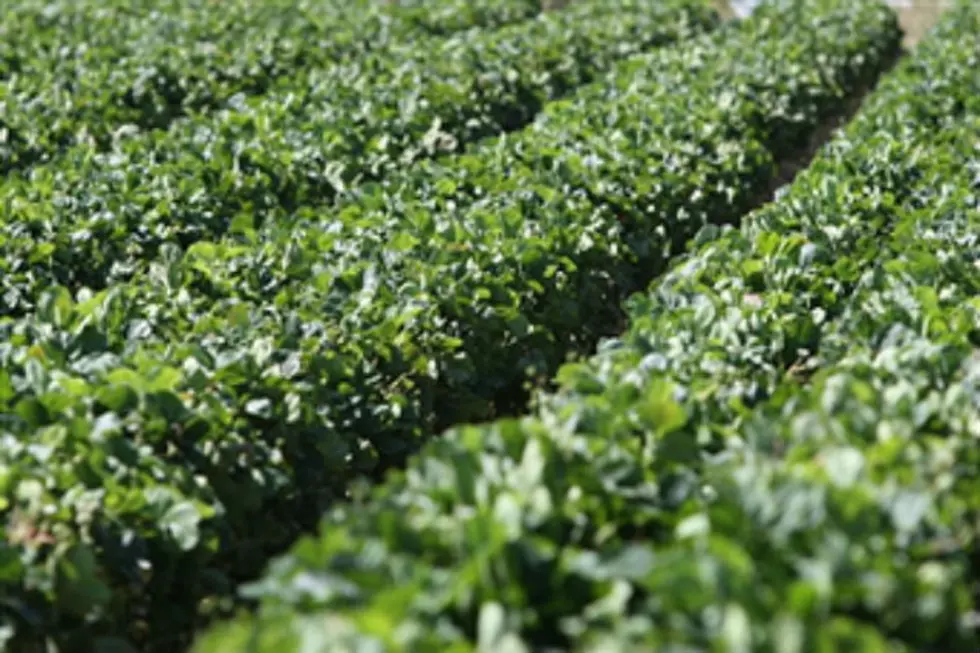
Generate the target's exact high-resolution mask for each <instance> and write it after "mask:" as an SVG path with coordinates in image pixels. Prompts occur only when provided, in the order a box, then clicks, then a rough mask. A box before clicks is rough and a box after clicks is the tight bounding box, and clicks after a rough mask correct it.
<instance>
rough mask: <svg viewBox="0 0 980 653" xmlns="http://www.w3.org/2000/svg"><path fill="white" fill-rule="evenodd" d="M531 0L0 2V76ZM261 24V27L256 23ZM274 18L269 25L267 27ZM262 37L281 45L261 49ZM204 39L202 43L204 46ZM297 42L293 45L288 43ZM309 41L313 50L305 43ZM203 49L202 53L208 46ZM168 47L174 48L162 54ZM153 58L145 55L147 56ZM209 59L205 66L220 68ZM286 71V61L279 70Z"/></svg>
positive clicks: (347, 44) (406, 25)
mask: <svg viewBox="0 0 980 653" xmlns="http://www.w3.org/2000/svg"><path fill="white" fill-rule="evenodd" d="M543 9H544V7H543V6H542V2H541V1H540V0H479V1H476V2H474V1H473V0H467V1H465V2H464V1H463V0H409V1H407V2H377V0H346V1H345V2H338V1H337V0H262V2H259V3H255V2H252V3H245V2H241V1H240V0H234V1H232V2H227V1H224V2H215V1H214V0H192V1H190V2H188V1H187V0H181V1H179V2H178V1H176V0H152V1H141V2H130V1H124V0H109V1H106V0H45V1H44V2H37V1H35V0H26V1H22V2H21V1H18V2H9V3H6V4H5V5H4V15H3V18H2V20H0V36H2V37H3V38H2V40H0V66H2V67H0V78H6V77H9V76H11V75H13V74H19V73H35V74H36V73H38V72H42V71H47V72H53V71H62V72H67V71H69V70H71V71H78V70H80V69H82V68H84V66H86V65H92V64H96V65H101V64H105V63H118V61H119V60H120V59H121V58H123V57H132V56H133V55H134V54H136V53H140V52H142V53H148V52H156V53H157V54H163V50H162V48H163V46H164V44H165V43H168V42H169V43H170V45H172V46H174V47H175V48H176V47H184V48H188V46H189V48H190V49H191V50H195V51H196V52H195V54H196V55H197V56H198V57H200V56H201V55H203V54H204V53H205V52H206V51H207V50H208V49H213V50H215V51H217V52H220V53H221V56H222V57H224V58H227V57H228V55H229V48H231V47H233V46H232V43H233V42H234V41H233V39H234V38H242V37H250V38H257V39H259V40H262V41H265V42H266V45H264V46H262V47H257V48H255V47H253V46H252V45H251V44H248V43H244V42H241V41H240V42H239V43H238V53H239V54H245V52H244V51H243V50H242V49H241V48H242V46H243V45H244V46H246V48H252V49H253V51H254V54H263V53H264V54H266V55H267V56H269V57H272V56H277V55H279V56H283V57H285V58H286V59H287V61H282V62H279V65H286V64H287V63H288V62H293V63H298V62H300V61H306V60H307V59H308V58H310V57H313V58H316V57H320V58H319V59H318V60H317V62H318V63H321V64H323V63H330V62H332V61H333V59H334V58H336V57H344V56H349V55H351V54H356V53H358V52H361V53H363V52H365V51H367V50H371V49H376V48H377V47H378V46H379V45H381V44H383V43H386V42H388V41H389V40H390V39H392V38H393V37H395V38H402V39H404V38H414V37H424V36H427V35H448V34H452V33H454V32H459V31H464V30H467V29H470V28H473V27H489V28H493V27H500V26H503V25H507V24H511V23H516V22H520V21H522V20H526V19H528V18H531V17H533V16H535V15H536V14H538V13H541V11H542V10H543ZM263 24H264V27H265V29H264V30H257V28H259V27H262V26H263ZM271 27H274V28H276V29H277V30H278V33H274V32H271V31H270V30H269V28H271ZM271 39H275V40H276V42H279V43H280V44H281V45H280V46H279V48H281V47H282V46H283V45H287V46H288V47H287V49H279V48H272V49H270V48H269V45H268V44H269V43H271V42H272V41H271ZM209 45H210V46H211V47H210V48H207V47H206V46H209ZM296 47H306V48H310V51H309V52H303V53H302V54H301V55H299V54H297V53H296V52H295V51H293V50H292V49H290V48H296ZM314 48H315V49H314ZM217 52H212V53H211V54H216V53H217ZM169 54H170V55H171V56H177V52H171V53H169ZM154 62H155V60H152V59H151V60H147V61H145V63H148V64H152V63H154ZM224 72H225V71H224V69H223V68H220V67H218V66H216V65H215V66H211V75H212V76H213V75H214V74H223V73H224ZM287 72H288V70H287Z"/></svg>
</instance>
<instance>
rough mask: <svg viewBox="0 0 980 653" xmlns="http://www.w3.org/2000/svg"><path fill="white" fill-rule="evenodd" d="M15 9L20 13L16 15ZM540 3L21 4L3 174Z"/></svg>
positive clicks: (1, 92) (12, 24)
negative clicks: (68, 149)
mask: <svg viewBox="0 0 980 653" xmlns="http://www.w3.org/2000/svg"><path fill="white" fill-rule="evenodd" d="M8 5H12V6H8ZM540 9H541V7H540V3H539V2H538V0H478V1H477V2H473V1H471V0H413V1H411V2H398V3H391V2H375V1H374V0H354V1H351V0H263V2H260V3H256V2H250V1H248V0H231V1H229V0H221V1H216V0H192V1H191V2H187V1H186V0H152V1H149V0H141V1H140V2H128V1H126V0H111V1H109V2H105V1H104V0H80V1H79V0H54V1H45V2H37V1H36V0H27V1H23V0H18V1H17V2H13V3H7V4H6V5H5V9H4V16H3V20H2V21H0V37H2V40H3V43H2V45H0V98H2V99H3V102H2V104H0V128H2V129H3V130H4V132H5V134H6V136H5V138H4V139H3V142H2V147H0V170H2V171H7V170H9V169H12V168H21V167H23V166H25V165H30V164H32V163H35V162H37V161H38V160H44V159H48V158H50V157H51V156H52V155H54V154H56V153H57V152H59V151H60V150H61V149H63V148H65V147H69V146H71V145H73V144H76V143H82V144H86V145H89V144H95V145H99V146H107V145H109V144H110V143H112V142H113V141H117V140H119V139H121V138H125V137H126V136H127V135H128V134H130V133H131V132H132V131H133V130H134V129H137V130H138V129H146V128H160V127H166V126H167V125H169V124H170V123H171V122H172V121H174V120H175V119H177V118H179V117H181V116H184V115H187V114H193V113H197V112H200V111H206V110H210V109H217V108H222V107H225V106H227V105H228V104H229V102H231V103H234V102H237V101H239V100H240V99H241V96H242V95H243V94H245V95H253V94H259V93H263V92H265V91H269V90H272V89H277V88H280V87H284V88H283V91H292V92H294V93H295V92H297V91H301V89H303V87H304V85H306V84H310V83H312V82H311V81H310V80H309V75H310V74H311V73H313V71H316V70H318V69H321V68H324V67H332V66H334V65H337V64H341V63H342V62H349V61H351V60H352V59H357V58H358V56H359V55H361V56H363V55H365V54H367V53H371V54H373V55H375V56H377V57H379V58H380V59H379V60H380V61H389V60H390V58H391V57H392V56H394V57H395V58H397V57H399V56H401V54H402V53H404V52H405V51H406V50H409V51H411V50H413V49H415V48H418V49H420V50H421V51H425V52H430V51H432V50H438V48H439V43H440V41H441V40H442V39H441V37H444V36H449V35H453V34H456V33H460V32H467V31H468V30H469V29H470V28H473V27H499V26H506V25H509V24H514V23H519V22H521V21H523V20H525V19H530V18H532V17H534V16H535V15H536V14H538V13H539V12H540Z"/></svg>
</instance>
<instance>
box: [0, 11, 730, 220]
mask: <svg viewBox="0 0 980 653" xmlns="http://www.w3.org/2000/svg"><path fill="white" fill-rule="evenodd" d="M241 4H242V7H243V9H244V10H247V11H252V10H251V9H248V8H249V7H250V6H251V3H241ZM375 4H377V5H384V4H387V3H375ZM451 4H452V5H453V6H457V7H458V6H459V5H461V4H464V3H463V1H462V0H459V1H458V2H453V3H451ZM679 8H686V9H688V10H690V18H691V19H692V24H693V26H694V27H700V26H702V25H704V24H705V23H711V22H712V21H713V20H714V12H713V10H711V9H710V5H709V3H707V2H705V1H703V0H687V1H683V2H682V1H680V0H668V2H666V3H659V2H651V0H616V1H615V2H614V3H612V4H611V5H610V3H600V2H598V1H597V0H588V1H586V2H582V3H575V6H574V7H569V8H568V9H567V10H561V11H554V12H548V13H545V14H542V15H540V16H539V17H538V18H536V19H532V20H528V21H524V22H520V23H517V24H514V25H509V26H504V27H502V28H501V29H499V30H479V29H477V30H469V31H463V32H459V33H457V34H455V36H453V37H452V38H441V37H427V38H416V39H412V38H409V37H408V36H407V35H404V34H401V35H400V36H398V37H392V38H390V39H387V40H386V39H385V38H384V37H383V36H382V35H378V34H376V32H377V31H378V30H381V29H385V30H388V28H389V27H390V21H388V20H387V19H388V17H387V16H386V15H385V12H381V14H379V15H377V16H375V18H372V19H370V20H369V19H368V18H367V17H370V16H374V14H373V13H372V12H366V14H365V16H367V17H363V16H361V13H360V12H359V10H358V9H356V8H354V9H349V8H340V9H337V8H335V9H334V11H333V12H331V13H329V14H328V15H333V16H336V17H337V20H338V21H340V22H341V23H343V22H344V21H347V20H349V19H351V18H350V17H351V16H359V18H358V19H357V20H355V21H354V25H353V26H346V27H345V26H343V24H342V25H341V27H340V29H339V30H334V29H329V28H323V27H320V26H319V25H318V23H317V22H315V21H316V20H317V19H316V18H315V16H318V15H319V14H313V13H310V12H308V11H307V10H306V9H304V8H303V5H302V3H300V4H299V5H297V8H296V9H294V10H293V13H290V12H288V11H287V12H285V13H284V14H283V15H279V14H278V11H277V10H276V7H275V3H273V5H272V6H270V7H269V8H268V9H267V11H266V12H265V13H268V14H271V15H272V17H271V18H270V17H268V16H265V17H263V16H262V15H261V14H262V13H263V12H262V11H257V12H256V14H255V20H254V22H253V21H244V24H243V25H242V26H240V27H238V26H236V27H234V28H233V29H227V30H225V29H224V28H223V27H222V26H221V25H218V26H215V27H214V30H215V32H214V33H215V34H222V35H224V36H222V37H221V38H222V39H223V40H222V41H221V42H223V43H225V47H224V49H223V50H222V49H221V48H217V49H215V48H214V47H212V46H211V45H208V43H209V41H208V40H207V39H206V38H203V37H202V38H201V39H200V40H201V41H202V43H203V45H201V46H200V47H197V48H196V49H195V48H194V47H189V46H186V45H185V44H181V43H180V42H179V41H180V39H177V41H178V43H177V44H176V45H173V44H172V43H171V41H170V39H168V38H166V33H167V32H168V30H164V29H163V28H158V31H160V32H161V33H163V34H164V37H163V40H162V41H161V44H160V48H158V49H162V53H158V52H156V51H155V50H154V49H153V48H147V51H146V52H145V53H144V52H140V53H138V54H135V55H133V56H132V57H130V58H124V59H123V60H122V61H121V62H117V61H114V60H113V59H112V58H111V57H107V58H105V59H102V58H101V57H99V58H97V60H96V62H93V63H92V65H91V66H83V67H82V68H81V69H80V70H78V71H73V72H72V71H70V72H71V74H69V75H68V79H67V80H65V81H61V82H59V79H58V76H59V74H60V73H59V72H58V71H57V70H56V71H55V72H54V73H53V75H54V78H48V77H46V76H44V75H39V74H30V75H20V76H17V77H16V78H11V79H10V80H9V81H8V82H7V85H8V87H9V88H8V89H6V90H4V91H0V96H2V97H4V104H3V111H4V113H3V116H2V121H3V125H4V128H5V129H6V130H7V132H8V136H7V138H6V139H5V142H4V148H5V149H4V150H3V152H2V154H3V160H4V161H5V163H6V167H14V168H16V167H22V166H23V165H25V164H33V163H36V162H37V160H39V159H45V158H48V157H49V156H50V155H51V154H53V153H55V152H60V151H62V150H64V149H65V148H70V146H71V145H72V144H79V145H81V146H82V147H78V148H75V149H71V151H69V152H68V154H67V160H65V161H58V165H57V166H56V167H55V169H54V170H53V171H52V172H53V173H54V175H56V176H57V175H59V173H60V174H62V175H68V176H69V177H70V179H71V181H79V182H81V190H82V191H83V192H84V191H86V190H87V185H86V184H85V183H84V181H85V180H87V179H88V178H89V177H91V176H95V177H96V179H102V178H104V177H105V175H106V174H116V175H118V174H120V173H122V174H123V175H130V174H134V172H133V171H134V169H139V168H140V167H141V166H144V165H145V166H148V167H149V169H148V170H147V171H146V174H147V175H152V176H157V175H159V174H163V175H164V176H165V179H166V180H169V182H170V183H171V184H173V183H175V182H176V181H177V177H178V175H177V172H176V171H175V169H174V168H175V166H176V167H178V168H179V169H180V171H181V172H183V173H184V176H186V177H189V178H190V179H196V180H197V181H198V183H199V184H201V185H202V186H199V187H198V188H195V190H198V191H199V190H201V188H203V184H205V183H206V182H208V181H210V180H211V178H210V177H206V176H204V175H215V174H218V175H219V176H220V175H223V176H224V177H223V178H222V179H221V186H220V187H221V189H222V190H228V189H229V185H230V186H231V187H232V188H234V189H235V190H236V192H235V195H242V196H244V197H246V198H247V199H246V200H244V201H246V202H251V201H253V195H252V191H253V190H255V189H249V188H248V187H247V186H248V185H250V184H251V183H254V182H255V181H256V180H254V179H253V177H255V176H259V177H260V178H261V180H262V181H263V182H264V183H265V184H269V185H270V187H269V188H266V191H268V190H271V189H272V188H275V187H276V186H277V185H279V184H283V183H287V182H290V181H291V179H292V177H294V176H297V175H300V174H303V173H305V174H307V175H311V176H312V177H313V178H314V179H317V180H324V179H329V180H331V181H333V180H334V179H333V178H334V177H336V176H337V175H340V174H341V173H342V172H344V171H345V170H346V168H347V167H348V166H350V165H354V162H355V161H357V160H358V159H361V158H363V159H364V163H363V165H364V166H365V167H366V166H368V165H370V164H375V165H376V164H378V163H379V157H382V155H387V156H391V153H392V152H393V151H395V150H396V149H397V148H401V149H407V148H408V147H409V145H412V146H414V147H428V146H429V145H428V140H427V139H425V138H423V137H424V136H425V135H426V134H429V136H430V138H429V140H431V139H432V138H435V137H441V138H442V139H443V140H446V139H447V138H449V137H450V136H451V137H453V138H456V139H457V140H459V139H464V138H465V137H466V135H467V134H469V133H470V132H474V131H476V132H481V133H482V132H483V131H485V130H490V131H493V130H494V129H495V127H496V125H497V123H501V122H502V123H504V124H506V123H508V122H509V121H517V120H520V119H521V118H522V117H523V116H525V114H526V113H527V112H529V111H532V110H533V107H532V106H531V105H533V103H534V102H536V101H540V100H541V97H542V96H549V95H550V94H556V93H560V92H564V91H565V90H567V88H568V87H569V86H571V85H574V84H576V83H579V82H581V81H582V80H583V79H584V78H588V77H589V76H591V75H593V74H595V73H596V71H598V70H602V69H605V68H606V67H608V65H609V64H610V62H611V61H613V60H615V59H617V58H620V57H622V56H626V55H628V54H631V53H633V52H636V51H637V50H639V49H643V48H646V47H650V46H652V45H655V44H659V43H661V42H663V41H665V40H668V39H670V38H671V37H673V36H676V34H677V31H678V30H679V29H681V28H683V27H686V26H687V23H684V22H680V21H676V20H674V18H676V15H677V14H678V12H679ZM212 11H213V12H215V15H216V16H218V17H219V18H216V20H217V21H218V22H219V23H222V22H223V21H225V19H226V18H227V16H226V15H225V14H223V13H221V12H220V10H219V11H215V10H214V9H212ZM450 15H451V14H450ZM265 18H268V20H266V19H265ZM616 19H618V21H617V20H616ZM190 20H191V21H194V22H196V20H195V19H194V18H193V17H192V18H191V19H190ZM365 21H366V22H365ZM379 21H380V23H379ZM212 22H214V21H212ZM410 23H411V21H410ZM235 25H237V23H236V24H235ZM247 25H252V29H254V30H257V31H258V34H256V36H255V37H254V38H253V37H251V36H249V35H242V34H240V33H239V32H240V30H241V29H246V26H247ZM210 28H211V25H210V24H209V23H207V22H204V24H203V25H202V26H201V27H200V28H199V29H202V30H207V29H210ZM141 29H142V28H141ZM146 29H147V31H151V30H149V28H148V27H147V28H146ZM175 29H178V30H182V29H183V27H181V26H178V27H177V28H175ZM405 29H408V30H409V31H411V30H410V28H407V27H406V28H405ZM324 30H325V32H324ZM297 31H298V32H299V33H296V32H297ZM304 31H305V32H310V34H309V36H307V35H304V34H303V32H304ZM338 31H339V34H337V33H336V32H338ZM396 31H398V30H396ZM321 32H323V33H325V36H323V37H322V38H328V39H329V38H330V37H331V35H333V37H334V38H336V39H338V40H339V42H340V45H338V47H339V48H340V49H342V50H343V49H345V48H347V49H349V48H350V47H353V45H351V44H350V43H348V42H349V41H350V42H353V43H354V44H359V43H361V42H362V41H364V42H373V41H374V40H378V41H379V42H380V43H379V45H378V47H377V48H375V49H373V50H372V51H370V52H367V53H363V54H361V56H354V57H343V56H341V55H339V54H338V55H332V54H330V52H329V48H328V47H320V46H319V45H318V44H317V41H318V40H319V39H317V38H315V35H316V34H319V33H321ZM192 33H193V32H192ZM256 48H258V50H255V49H256ZM276 48H284V49H289V48H292V50H294V51H295V54H294V55H293V56H287V55H286V54H285V53H282V54H280V53H276V52H274V50H275V49H276ZM202 49H203V50H204V52H203V54H195V53H196V52H198V51H200V50H202ZM362 49H363V48H362ZM264 50H273V52H272V53H266V52H264ZM183 57H191V58H192V61H190V62H184V61H182V60H181V58H183ZM195 57H196V58H200V59H201V61H197V60H196V58H195ZM333 59H339V61H338V62H337V63H336V64H333V65H331V64H332V60H333ZM270 67H271V68H270ZM266 68H269V70H266ZM262 91H267V93H265V94H261V95H258V96H257V97H253V98H250V97H247V96H246V95H243V94H242V92H248V93H253V94H255V93H260V92H262ZM213 108H218V109H221V110H220V111H218V115H217V116H216V117H215V118H214V120H212V119H211V118H210V117H208V116H207V115H205V116H204V117H203V118H199V119H193V118H191V119H190V120H189V121H187V122H183V121H179V120H178V121H177V123H179V124H176V126H175V127H174V129H173V130H171V131H170V132H167V133H157V131H154V130H151V132H150V133H149V134H147V135H145V136H143V137H141V138H137V139H136V142H135V143H130V142H129V141H130V140H131V139H132V135H133V131H134V130H133V126H135V127H136V128H137V130H136V131H137V132H138V131H139V128H140V127H149V128H157V127H165V126H167V125H168V124H170V123H171V122H173V121H174V119H175V118H178V117H179V116H181V115H184V114H186V113H188V112H196V111H200V110H202V109H213ZM532 115H533V114H532ZM440 128H441V130H442V131H440ZM442 132H446V133H445V134H443V133H442ZM408 139H411V143H409V144H406V143H404V142H403V141H405V140H408ZM120 143H125V145H124V146H123V147H122V150H123V151H122V152H121V153H115V154H113V155H111V156H107V157H99V158H98V159H97V160H95V161H92V158H93V155H94V153H93V151H92V146H93V145H94V146H96V148H97V149H99V150H101V149H106V148H108V147H109V146H110V145H113V144H116V145H119V144H120ZM188 150H190V152H188ZM399 153H401V151H400V150H399ZM304 164H305V167H304ZM216 166H217V167H216ZM335 167H336V168H337V169H336V170H335V169H334V168H335ZM341 176H342V175H341ZM180 179H181V180H182V181H181V188H186V185H187V183H188V182H187V181H183V177H180ZM67 181H68V180H65V182H67ZM42 183H43V182H42ZM55 183H57V182H55ZM95 183H96V182H95V181H90V182H89V183H88V185H94V184H95ZM161 183H163V182H161ZM321 183H325V182H321ZM97 188H98V187H96V189H97ZM151 188H154V189H157V192H158V193H159V192H161V191H160V190H159V187H157V186H154V187H151ZM44 190H45V189H44V188H43V186H42V187H41V188H40V189H39V191H40V192H42V193H43V192H44ZM146 199H147V198H146V197H145V195H143V194H142V193H138V189H132V190H131V192H129V193H127V194H125V195H123V197H122V198H120V199H119V200H117V203H124V205H128V204H129V203H130V202H132V201H134V200H136V201H141V200H142V201H145V200H146ZM160 199H162V198H160ZM143 206H144V208H152V207H153V206H154V205H152V204H151V205H146V204H144V205H143Z"/></svg>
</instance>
